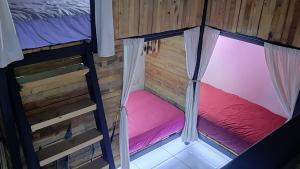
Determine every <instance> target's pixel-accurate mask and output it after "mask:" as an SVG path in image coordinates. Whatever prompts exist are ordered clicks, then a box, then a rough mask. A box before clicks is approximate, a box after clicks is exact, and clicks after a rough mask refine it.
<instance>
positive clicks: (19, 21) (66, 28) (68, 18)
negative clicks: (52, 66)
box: [8, 0, 91, 49]
mask: <svg viewBox="0 0 300 169" xmlns="http://www.w3.org/2000/svg"><path fill="white" fill-rule="evenodd" d="M8 1H9V6H10V10H11V13H12V17H13V20H14V24H15V27H16V31H17V35H18V37H19V41H20V44H21V47H22V49H33V48H40V47H44V46H51V45H58V44H64V43H69V42H75V41H80V40H85V39H90V37H91V28H90V27H91V26H90V4H89V0H8Z"/></svg>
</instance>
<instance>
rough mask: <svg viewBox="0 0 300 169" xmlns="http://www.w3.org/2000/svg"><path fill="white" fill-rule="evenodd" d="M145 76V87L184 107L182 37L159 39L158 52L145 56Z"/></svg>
mask: <svg viewBox="0 0 300 169" xmlns="http://www.w3.org/2000/svg"><path fill="white" fill-rule="evenodd" d="M145 76H146V78H145V86H146V88H147V89H149V90H151V91H152V92H154V93H155V94H157V95H159V96H161V97H162V98H165V99H167V100H169V101H170V102H172V103H174V104H175V105H177V106H178V107H180V108H183V107H184V104H185V91H186V83H187V76H186V67H185V49H184V40H183V37H173V38H167V39H163V40H161V42H160V49H159V53H157V54H152V55H147V56H146V68H145Z"/></svg>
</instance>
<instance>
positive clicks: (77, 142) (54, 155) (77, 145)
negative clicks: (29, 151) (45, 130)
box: [37, 129, 103, 166]
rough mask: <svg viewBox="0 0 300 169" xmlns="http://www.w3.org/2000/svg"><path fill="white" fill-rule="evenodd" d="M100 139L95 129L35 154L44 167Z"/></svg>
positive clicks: (100, 136)
mask: <svg viewBox="0 0 300 169" xmlns="http://www.w3.org/2000/svg"><path fill="white" fill-rule="evenodd" d="M102 138H103V137H102V135H101V134H100V133H99V132H98V131H97V130H96V129H93V130H90V131H88V132H85V133H83V134H80V135H77V136H74V137H72V138H71V139H68V140H64V141H62V142H59V143H56V144H54V145H51V146H49V147H47V148H45V149H42V150H40V151H38V152H37V154H38V158H39V160H40V165H41V166H45V165H47V164H49V163H51V162H53V161H56V160H58V159H60V158H62V157H65V156H67V155H69V154H72V153H74V152H76V151H78V150H80V149H82V148H84V147H87V146H89V145H92V144H94V143H96V142H98V141H100V140H101V139H102Z"/></svg>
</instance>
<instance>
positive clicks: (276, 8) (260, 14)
mask: <svg viewBox="0 0 300 169" xmlns="http://www.w3.org/2000/svg"><path fill="white" fill-rule="evenodd" d="M206 24H207V25H209V26H212V27H216V28H219V29H223V30H227V31H230V32H237V33H241V34H245V35H250V36H256V37H259V38H262V39H265V40H269V41H273V42H280V43H283V44H288V45H291V46H295V47H300V1H298V0H209V5H208V15H207V20H206Z"/></svg>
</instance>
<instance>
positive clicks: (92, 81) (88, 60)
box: [82, 43, 115, 169]
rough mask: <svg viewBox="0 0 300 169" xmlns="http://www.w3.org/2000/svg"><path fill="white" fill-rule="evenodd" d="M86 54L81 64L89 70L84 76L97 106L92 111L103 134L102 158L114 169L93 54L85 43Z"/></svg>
mask: <svg viewBox="0 0 300 169" xmlns="http://www.w3.org/2000/svg"><path fill="white" fill-rule="evenodd" d="M86 45H87V47H86V54H85V55H84V56H82V61H83V63H84V64H85V65H86V66H87V67H88V68H89V69H90V71H89V73H87V74H86V80H87V85H88V89H89V93H90V96H91V99H92V100H93V101H94V102H95V103H96V104H97V109H96V111H94V116H95V121H96V125H97V129H98V131H100V132H101V133H102V134H103V140H102V141H101V148H102V153H103V158H104V160H106V161H107V162H108V163H109V168H110V169H115V164H114V159H113V154H112V148H111V142H110V139H109V133H108V128H107V123H106V118H105V113H104V107H103V102H102V97H101V92H100V86H99V83H98V78H97V73H96V68H95V63H94V58H93V53H92V52H91V50H89V49H90V48H89V45H90V44H88V43H86Z"/></svg>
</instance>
